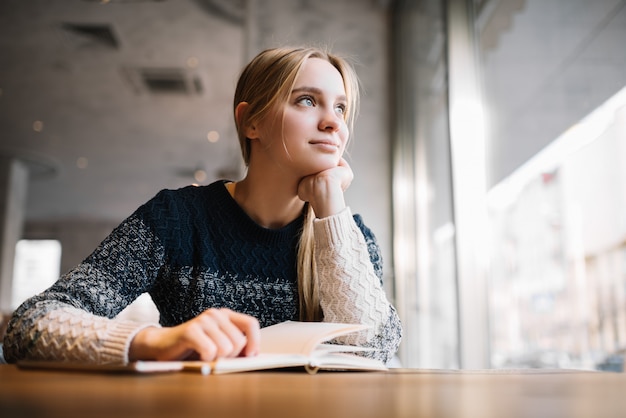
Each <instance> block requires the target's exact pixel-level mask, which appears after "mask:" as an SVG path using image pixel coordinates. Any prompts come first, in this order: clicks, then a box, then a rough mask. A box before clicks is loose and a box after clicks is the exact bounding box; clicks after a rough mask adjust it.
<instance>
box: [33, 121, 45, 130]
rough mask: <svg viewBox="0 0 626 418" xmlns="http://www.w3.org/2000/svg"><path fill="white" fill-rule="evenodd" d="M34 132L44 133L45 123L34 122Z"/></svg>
mask: <svg viewBox="0 0 626 418" xmlns="http://www.w3.org/2000/svg"><path fill="white" fill-rule="evenodd" d="M33 131H35V132H41V131H43V122H42V121H40V120H36V121H34V122H33Z"/></svg>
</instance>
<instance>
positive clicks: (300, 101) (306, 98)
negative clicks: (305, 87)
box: [296, 96, 346, 115]
mask: <svg viewBox="0 0 626 418" xmlns="http://www.w3.org/2000/svg"><path fill="white" fill-rule="evenodd" d="M305 100H308V101H310V102H311V104H312V105H315V99H314V98H313V97H311V96H300V97H298V99H297V100H296V103H302V102H303V101H305ZM337 107H338V108H339V109H340V111H341V114H342V115H345V113H346V105H344V104H338V105H337Z"/></svg>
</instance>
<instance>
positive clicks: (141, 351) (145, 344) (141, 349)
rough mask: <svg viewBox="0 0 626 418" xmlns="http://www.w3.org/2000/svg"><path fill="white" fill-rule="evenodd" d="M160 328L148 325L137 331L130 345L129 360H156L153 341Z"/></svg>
mask: <svg viewBox="0 0 626 418" xmlns="http://www.w3.org/2000/svg"><path fill="white" fill-rule="evenodd" d="M159 330H160V328H159V327H156V326H148V327H146V328H143V329H141V330H140V331H139V332H137V334H135V336H134V337H133V339H132V340H131V342H130V345H129V347H128V361H137V360H155V359H156V355H155V353H154V348H153V347H154V344H152V343H151V341H152V340H153V337H154V335H155V334H156V333H158V332H159Z"/></svg>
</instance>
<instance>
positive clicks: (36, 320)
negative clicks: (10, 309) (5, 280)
mask: <svg viewBox="0 0 626 418" xmlns="http://www.w3.org/2000/svg"><path fill="white" fill-rule="evenodd" d="M162 259H163V248H162V246H161V245H160V244H159V241H158V239H157V238H156V237H155V235H154V234H153V233H152V232H151V230H150V229H149V228H147V227H146V226H145V225H144V223H143V221H142V220H141V218H140V217H139V216H137V214H134V215H132V216H131V217H130V218H128V219H127V220H126V221H124V222H123V223H122V224H120V226H118V227H117V228H116V229H115V230H114V231H113V232H112V233H111V235H109V236H108V237H107V238H106V239H105V240H104V241H103V242H102V243H101V244H100V245H99V246H98V248H97V249H96V250H95V251H94V252H93V253H92V254H91V255H90V256H89V257H88V258H87V259H85V260H84V261H83V262H82V263H81V264H79V265H78V266H77V267H75V268H74V269H72V270H71V271H69V272H68V273H67V274H65V275H64V276H63V277H61V278H60V279H59V280H58V281H57V282H56V283H55V284H53V285H52V286H51V287H50V288H49V289H47V290H45V291H44V292H42V293H41V294H39V295H37V296H34V297H32V298H30V299H28V300H27V301H25V302H24V303H23V304H22V305H21V306H19V307H18V308H17V309H16V310H15V312H14V313H13V316H12V318H11V320H10V322H9V325H8V327H7V333H6V335H5V339H4V355H5V358H6V360H7V361H8V362H16V361H18V360H22V359H27V360H56V361H85V362H90V363H99V364H104V363H126V362H127V361H128V347H129V345H130V341H132V338H133V337H134V336H135V334H136V333H137V332H138V331H139V330H141V329H142V328H144V327H146V326H147V324H139V323H133V322H128V321H120V320H116V319H115V316H116V315H117V314H118V313H119V312H121V311H122V309H124V308H125V307H126V306H128V305H129V304H130V303H131V302H132V301H133V300H135V299H136V298H137V297H138V296H139V295H140V294H141V293H144V292H146V291H148V290H149V289H150V286H151V283H152V282H153V281H154V278H155V277H156V274H157V271H158V265H159V261H160V260H162ZM149 325H152V324H149Z"/></svg>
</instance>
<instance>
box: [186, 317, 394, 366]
mask: <svg viewBox="0 0 626 418" xmlns="http://www.w3.org/2000/svg"><path fill="white" fill-rule="evenodd" d="M366 328H367V327H366V326H364V325H357V324H339V323H330V322H296V321H287V322H282V323H280V324H276V325H271V326H269V327H265V328H262V329H261V348H260V350H259V354H258V355H257V356H254V357H237V358H220V359H218V360H216V361H213V362H196V361H192V362H184V368H185V370H193V369H197V370H199V371H201V372H202V373H204V374H208V373H212V374H221V373H234V372H243V371H251V370H265V369H276V368H289V367H304V368H305V370H306V371H307V372H309V373H315V372H317V371H318V370H320V369H322V370H363V371H376V370H378V371H384V370H387V367H386V366H385V365H384V364H383V363H382V362H381V361H379V360H375V359H371V358H366V357H363V356H359V355H356V354H355V353H357V352H365V351H372V350H373V349H371V348H364V347H356V346H349V345H338V344H324V342H327V341H329V340H332V339H334V338H336V337H339V336H342V335H346V334H350V333H353V332H358V331H361V330H364V329H366Z"/></svg>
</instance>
